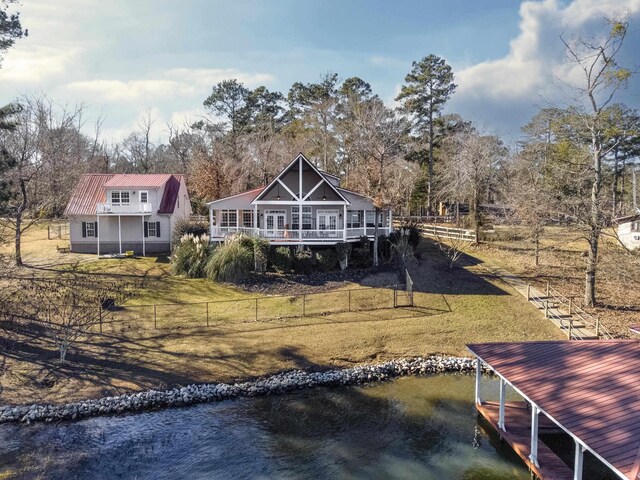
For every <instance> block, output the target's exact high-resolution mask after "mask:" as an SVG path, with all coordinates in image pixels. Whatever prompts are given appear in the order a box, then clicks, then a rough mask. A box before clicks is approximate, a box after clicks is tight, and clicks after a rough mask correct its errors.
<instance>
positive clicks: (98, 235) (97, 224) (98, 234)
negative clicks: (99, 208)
mask: <svg viewBox="0 0 640 480" xmlns="http://www.w3.org/2000/svg"><path fill="white" fill-rule="evenodd" d="M96 244H97V245H96V247H97V248H96V252H97V253H98V257H99V256H100V215H96Z"/></svg>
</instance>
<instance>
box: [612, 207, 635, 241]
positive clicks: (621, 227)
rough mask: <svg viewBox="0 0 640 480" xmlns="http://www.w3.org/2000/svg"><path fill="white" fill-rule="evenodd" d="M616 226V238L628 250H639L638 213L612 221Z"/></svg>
mask: <svg viewBox="0 0 640 480" xmlns="http://www.w3.org/2000/svg"><path fill="white" fill-rule="evenodd" d="M614 223H615V224H616V225H617V226H618V227H617V231H618V238H619V239H620V242H621V243H622V244H623V245H624V246H625V247H627V248H628V249H629V250H634V249H637V248H640V211H638V213H636V214H635V215H628V216H626V217H619V218H616V219H615V220H614Z"/></svg>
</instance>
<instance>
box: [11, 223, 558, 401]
mask: <svg viewBox="0 0 640 480" xmlns="http://www.w3.org/2000/svg"><path fill="white" fill-rule="evenodd" d="M43 234H44V239H45V240H43V239H42V235H43ZM55 244H56V241H55V240H52V241H48V240H46V229H34V230H33V231H32V232H30V233H29V238H28V239H26V241H25V260H26V262H27V263H29V264H30V265H33V266H37V267H38V268H54V267H55V268H59V267H56V265H60V264H66V263H68V262H69V261H73V262H80V265H81V268H82V269H83V270H84V271H85V272H87V273H90V274H100V275H111V276H113V277H114V278H118V276H121V275H127V276H131V278H142V277H145V276H146V282H145V287H144V288H143V289H142V291H141V292H140V295H139V296H138V297H136V298H134V299H132V300H130V301H129V302H128V303H127V304H126V305H125V311H130V310H131V311H133V310H135V308H143V307H135V305H141V304H148V303H152V302H157V301H161V302H163V303H183V302H193V301H200V300H203V299H204V300H207V301H214V300H221V299H231V300H237V302H236V303H234V302H231V303H230V305H237V306H238V309H239V308H241V307H240V306H241V305H242V303H243V302H246V299H247V298H255V295H254V294H249V293H246V292H244V291H241V290H239V289H236V288H233V287H230V286H226V285H221V284H217V283H214V282H209V281H206V280H191V279H184V278H176V277H171V276H169V274H168V264H167V263H163V262H164V260H163V259H156V258H146V259H134V260H131V259H128V260H97V259H96V258H95V257H92V256H87V255H68V256H67V255H59V254H57V252H56V250H55ZM420 253H421V259H420V260H419V262H418V263H417V265H414V266H413V267H412V268H411V270H412V274H413V277H414V281H415V284H416V295H415V303H416V306H415V307H414V308H398V309H394V308H386V309H379V310H374V311H367V312H352V313H334V314H328V315H321V316H313V313H310V314H309V315H308V316H306V317H303V318H289V319H273V320H270V321H261V322H254V321H248V322H240V321H236V320H233V321H218V322H212V325H211V326H210V327H209V328H206V327H204V326H201V327H198V328H171V327H175V324H172V319H173V318H174V316H173V315H164V316H163V317H162V322H161V325H159V326H160V327H161V328H159V329H154V328H152V325H148V318H149V317H148V316H146V317H144V318H146V319H147V320H144V321H145V322H147V325H148V326H147V325H145V328H141V327H140V325H139V324H137V325H136V324H134V323H129V324H128V325H127V324H123V323H118V324H116V325H105V328H104V331H103V333H102V334H100V333H95V334H91V335H89V336H88V337H87V338H84V339H82V341H80V342H77V343H75V344H74V345H73V346H72V348H71V349H70V351H69V355H68V362H67V363H66V364H65V365H64V366H62V367H60V366H58V364H57V361H56V359H57V351H56V349H55V345H53V344H52V343H50V341H49V340H47V337H46V336H44V335H42V332H40V331H39V330H38V328H37V327H35V326H33V325H31V326H28V327H24V328H22V327H18V326H15V325H14V326H10V325H5V330H0V335H2V337H3V338H2V340H3V342H2V345H3V346H4V347H5V348H4V349H3V351H2V357H0V358H1V360H0V361H1V362H2V363H0V385H1V387H2V390H1V391H0V404H5V403H29V402H65V401H73V400H78V399H82V398H90V397H96V396H100V395H111V394H115V393H120V392H130V391H136V390H141V389H145V388H164V387H169V386H174V385H183V384H188V383H194V382H219V381H233V380H237V379H245V378H248V377H254V376H260V375H264V374H269V373H275V372H278V371H282V370H286V369H291V368H309V369H321V368H328V367H335V366H349V365H353V364H357V363H362V362H369V361H380V360H385V359H390V358H394V357H411V356H417V355H428V354H434V353H443V354H451V355H465V354H467V351H466V349H465V344H466V343H468V342H482V341H517V340H534V339H563V338H564V336H563V335H562V334H561V333H560V332H559V331H558V330H557V329H556V328H555V327H554V326H553V325H552V324H551V323H550V322H547V321H545V320H544V319H543V318H542V315H541V314H540V312H538V311H537V310H536V309H535V308H534V307H532V306H531V305H529V304H528V303H527V302H526V301H525V300H524V299H523V298H522V297H521V296H520V295H519V294H517V293H515V292H514V291H513V290H512V289H511V288H510V287H508V286H507V285H505V284H504V283H502V282H501V281H499V280H496V279H494V278H490V277H486V276H485V275H484V270H483V269H482V268H481V267H480V266H478V265H476V266H469V267H465V268H454V269H453V270H449V269H448V268H447V266H446V263H445V262H444V259H443V257H442V256H441V254H440V252H439V251H438V249H437V248H435V247H434V246H433V245H432V244H431V243H430V242H428V241H425V242H424V245H423V246H422V247H421V252H420ZM62 266H63V267H64V265H62ZM88 278H90V275H88ZM354 286H358V285H345V287H344V288H347V287H354ZM370 292H371V294H372V295H375V296H376V297H380V296H382V295H386V294H388V292H387V293H383V291H382V290H376V289H370ZM335 295H342V294H335ZM336 301H337V300H335V299H333V300H332V299H331V297H324V300H318V303H322V304H323V306H324V305H325V304H327V305H330V304H331V303H332V302H336ZM274 305H275V306H272V307H270V308H272V309H273V310H274V311H275V310H278V309H285V305H284V304H281V305H280V306H278V304H277V302H276V303H275V304H274ZM183 307H184V308H191V307H185V306H184V305H183V306H175V307H171V308H174V309H175V312H181V311H184V308H183ZM286 308H292V307H290V306H289V307H286ZM201 313H202V312H200V314H201ZM196 314H197V312H194V315H196ZM177 316H178V313H176V314H175V317H176V318H177ZM200 318H202V317H200ZM138 323H140V322H138ZM174 323H175V322H174ZM0 328H1V327H0Z"/></svg>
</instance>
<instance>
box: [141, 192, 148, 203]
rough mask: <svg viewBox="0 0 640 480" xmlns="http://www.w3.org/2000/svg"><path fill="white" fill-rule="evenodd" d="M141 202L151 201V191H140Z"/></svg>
mask: <svg viewBox="0 0 640 480" xmlns="http://www.w3.org/2000/svg"><path fill="white" fill-rule="evenodd" d="M140 203H149V192H140Z"/></svg>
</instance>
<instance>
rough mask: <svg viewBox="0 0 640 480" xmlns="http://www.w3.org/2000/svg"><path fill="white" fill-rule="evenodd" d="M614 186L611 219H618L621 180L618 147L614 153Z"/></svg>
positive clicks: (612, 188)
mask: <svg viewBox="0 0 640 480" xmlns="http://www.w3.org/2000/svg"><path fill="white" fill-rule="evenodd" d="M613 159H614V160H613V186H612V187H611V190H612V198H611V201H612V205H611V218H616V217H617V216H618V215H617V214H618V180H619V178H620V170H619V168H618V164H619V160H618V147H616V148H615V150H614V152H613Z"/></svg>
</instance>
